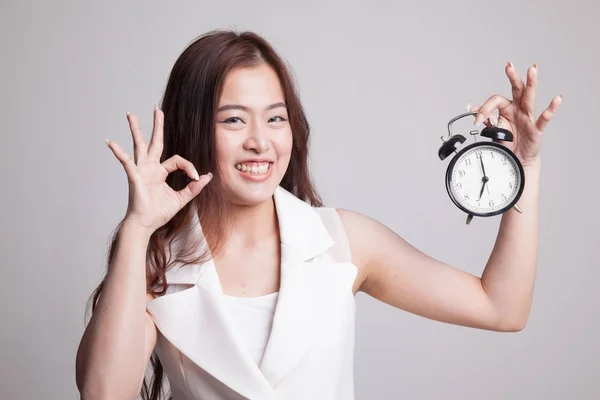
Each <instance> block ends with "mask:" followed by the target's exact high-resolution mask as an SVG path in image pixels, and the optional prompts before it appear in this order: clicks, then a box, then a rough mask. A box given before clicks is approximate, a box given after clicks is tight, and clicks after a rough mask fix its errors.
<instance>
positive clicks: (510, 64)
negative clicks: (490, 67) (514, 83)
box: [506, 61, 515, 68]
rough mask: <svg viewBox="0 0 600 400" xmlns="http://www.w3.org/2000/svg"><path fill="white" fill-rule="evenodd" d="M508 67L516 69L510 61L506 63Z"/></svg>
mask: <svg viewBox="0 0 600 400" xmlns="http://www.w3.org/2000/svg"><path fill="white" fill-rule="evenodd" d="M506 65H508V66H510V67H512V68H514V67H515V66H514V65H513V63H511V62H510V61H508V62H507V63H506Z"/></svg>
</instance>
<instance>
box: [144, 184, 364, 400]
mask: <svg viewBox="0 0 600 400" xmlns="http://www.w3.org/2000/svg"><path fill="white" fill-rule="evenodd" d="M274 201H275V207H276V211H277V218H278V221H279V230H280V236H281V244H282V247H281V274H280V276H281V279H280V287H279V291H278V294H277V298H276V299H275V296H272V297H271V298H269V297H267V298H265V299H260V300H256V303H258V302H261V301H263V300H264V303H260V304H256V303H255V301H254V300H255V299H253V300H248V301H246V300H241V301H239V299H231V298H227V297H226V296H225V295H224V294H223V291H222V288H221V285H220V281H219V277H218V274H217V272H216V269H215V266H214V262H212V261H207V262H205V263H203V264H188V265H181V264H179V265H174V266H173V267H172V268H171V269H169V270H168V271H167V273H166V281H167V291H166V293H165V295H163V296H160V297H158V298H156V299H153V300H150V301H149V302H148V304H147V310H148V312H149V313H150V315H151V316H152V318H153V320H154V323H155V324H156V327H157V329H158V337H157V343H156V348H155V351H156V354H157V355H158V357H159V360H160V362H161V364H162V366H163V368H164V372H165V375H166V376H167V378H168V381H169V386H170V389H171V394H172V396H173V400H243V399H256V400H306V399H319V400H353V399H354V377H353V372H354V323H355V310H356V309H355V301H354V294H353V291H352V288H353V284H354V280H355V279H356V275H357V268H356V266H355V265H354V264H352V262H351V258H350V251H349V247H348V242H347V239H346V235H345V232H344V228H343V226H342V223H341V220H340V218H339V215H338V213H337V211H336V210H335V209H334V208H328V207H321V208H317V207H311V206H310V205H309V204H307V203H305V202H304V201H301V200H300V199H298V198H297V197H295V196H294V195H293V194H291V193H289V192H287V191H286V190H285V189H283V188H281V187H279V188H277V190H276V191H275V195H274ZM191 223H192V226H191V229H192V231H191V232H188V235H194V236H195V235H196V234H197V235H200V236H201V235H202V230H201V227H200V225H199V224H198V221H197V219H196V220H195V221H194V220H193V221H192V222H191ZM186 237H190V236H186ZM183 240H184V242H183V243H184V244H185V240H186V239H183ZM249 303H250V304H249ZM251 315H255V316H256V318H255V319H252V318H251V317H250V316H251ZM250 319H251V321H249V320H250Z"/></svg>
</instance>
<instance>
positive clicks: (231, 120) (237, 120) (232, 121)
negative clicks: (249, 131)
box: [223, 117, 244, 124]
mask: <svg viewBox="0 0 600 400" xmlns="http://www.w3.org/2000/svg"><path fill="white" fill-rule="evenodd" d="M240 122H244V121H242V120H241V119H240V118H238V117H231V118H227V119H226V120H225V121H223V123H226V124H235V123H240Z"/></svg>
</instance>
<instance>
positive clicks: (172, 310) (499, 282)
mask: <svg viewBox="0 0 600 400" xmlns="http://www.w3.org/2000/svg"><path fill="white" fill-rule="evenodd" d="M506 74H507V76H508V78H509V80H510V82H511V84H512V100H509V99H507V98H504V97H502V96H499V95H494V96H491V97H490V98H489V99H488V100H487V101H486V102H485V103H484V104H483V105H482V106H481V107H475V106H472V107H471V110H472V111H478V115H477V118H476V123H482V122H483V121H488V122H485V123H486V124H489V119H490V118H493V117H492V116H491V114H492V112H493V111H494V110H496V109H498V110H499V122H498V123H499V124H502V126H505V127H507V128H509V129H510V130H511V131H512V132H513V134H514V135H515V141H514V142H513V143H512V146H511V147H512V150H513V151H514V152H515V153H516V154H517V156H518V157H519V158H520V160H521V162H522V164H523V166H524V171H525V175H526V177H525V178H526V182H527V183H526V187H525V189H524V192H523V194H522V197H521V199H520V205H521V206H522V208H523V209H524V210H526V212H524V213H523V214H518V213H517V212H515V211H512V210H511V211H509V212H507V213H505V214H504V215H503V216H502V221H501V225H500V230H499V233H498V237H497V240H496V244H495V246H494V249H493V251H492V254H491V255H490V258H489V261H488V263H487V265H486V268H485V270H484V272H483V274H482V276H481V277H477V276H473V275H471V274H469V273H466V272H464V271H462V270H460V269H458V268H455V267H453V266H450V265H448V264H446V263H443V262H441V261H438V260H435V259H433V258H431V257H429V256H428V255H426V254H424V253H422V252H420V251H419V250H417V249H415V248H414V247H412V246H411V245H410V244H408V243H407V242H406V241H405V240H403V239H402V238H401V237H399V236H398V235H396V234H395V233H394V232H393V231H392V230H390V229H388V228H387V227H386V226H384V225H383V224H381V223H379V222H377V221H375V220H373V219H371V218H369V217H367V216H365V215H361V214H360V213H357V212H353V211H349V210H342V209H335V208H331V207H325V206H323V205H322V204H321V201H320V199H319V196H318V195H317V193H316V191H315V189H314V188H313V185H312V183H311V179H310V175H309V171H308V167H307V155H308V139H309V124H308V123H307V120H306V117H305V114H304V111H303V109H302V106H301V104H300V101H299V99H298V96H297V94H296V92H295V89H294V86H293V82H292V79H291V78H290V75H289V73H288V71H287V70H286V67H285V64H284V62H283V61H282V60H281V58H280V57H279V56H278V55H277V53H276V52H275V51H274V49H273V48H272V47H271V46H270V45H269V44H268V43H267V42H266V41H265V40H264V39H262V38H261V37H260V36H258V35H256V34H253V33H248V32H247V33H243V34H236V33H233V32H223V31H218V32H210V33H208V34H206V35H203V36H202V37H200V38H198V39H197V40H196V41H195V42H193V43H192V44H191V45H190V46H189V47H188V48H187V49H186V50H185V51H184V52H183V53H182V55H181V56H180V57H179V59H178V60H177V62H176V63H175V65H174V67H173V70H172V72H171V75H170V77H169V80H168V84H167V87H166V90H165V94H164V97H163V100H162V104H161V108H160V109H159V108H157V109H156V110H155V111H154V127H153V132H152V137H151V140H150V142H149V143H148V144H147V143H146V142H145V141H144V138H143V134H142V132H141V131H140V128H139V123H138V119H137V117H136V116H135V115H133V114H129V113H128V116H127V118H128V121H129V126H130V129H131V132H132V135H133V143H134V152H133V157H130V156H129V155H128V154H127V153H126V152H125V151H123V149H122V148H121V147H120V146H119V145H118V144H116V143H115V142H110V141H107V143H108V146H109V147H110V149H111V150H112V152H113V153H114V155H115V156H116V158H117V159H118V160H119V161H120V162H121V163H122V165H123V167H124V169H125V172H126V174H127V177H128V182H129V204H128V207H127V212H126V215H125V217H124V219H123V220H122V221H121V223H120V224H119V227H118V230H117V233H116V235H115V238H114V240H113V243H112V246H111V250H110V254H109V260H108V263H109V266H108V272H107V275H106V277H105V278H104V280H103V281H102V283H101V285H100V286H99V287H98V289H97V290H96V292H95V293H94V298H93V304H94V313H93V316H92V318H91V320H90V322H89V324H88V326H87V328H86V330H85V333H84V335H83V338H82V340H81V343H80V347H79V351H78V355H77V373H76V381H77V386H78V388H79V390H80V392H81V394H82V397H83V398H89V399H96V398H100V399H133V398H135V397H136V396H137V395H138V394H141V395H142V397H143V398H144V399H150V398H151V399H158V398H161V396H162V392H161V388H162V383H163V377H164V375H163V374H166V377H167V378H168V382H169V385H170V389H171V394H172V397H173V399H176V400H191V399H244V398H249V399H286V400H293V399H323V400H325V399H352V398H354V395H353V375H352V374H353V349H354V311H355V309H354V295H355V294H356V293H357V292H358V291H363V292H364V293H367V294H369V295H370V296H372V297H374V298H376V299H379V300H381V301H383V302H385V303H387V304H390V305H392V306H394V307H397V308H399V309H402V310H405V311H408V312H411V313H414V314H418V315H421V316H423V317H426V318H430V319H434V320H438V321H442V322H446V323H451V324H459V325H463V326H469V327H474V328H480V329H488V330H495V331H503V332H507V331H511V332H512V331H518V330H520V329H522V328H523V327H524V326H525V323H526V321H527V319H528V314H529V310H530V305H531V298H532V291H533V286H534V276H535V269H536V262H537V259H536V252H537V237H538V232H537V224H538V220H537V218H538V183H539V174H540V154H539V150H540V142H541V138H542V132H543V131H544V128H545V127H546V124H547V123H548V121H550V119H551V118H552V117H553V116H554V114H555V113H556V112H557V110H558V107H559V104H560V102H561V99H562V96H557V97H555V98H554V99H553V100H552V101H551V103H550V105H549V107H548V108H547V109H546V110H545V111H544V112H543V113H542V114H541V115H540V116H539V118H535V116H534V99H535V90H536V85H537V72H536V66H535V64H534V65H533V66H532V67H530V68H529V69H528V71H527V79H526V83H524V82H523V81H522V80H521V79H520V78H519V76H518V75H517V72H516V71H515V69H514V67H513V66H512V64H510V63H509V64H508V65H507V66H506ZM149 361H150V362H151V365H152V370H153V374H152V376H151V377H150V380H146V374H145V372H146V367H147V363H148V362H149Z"/></svg>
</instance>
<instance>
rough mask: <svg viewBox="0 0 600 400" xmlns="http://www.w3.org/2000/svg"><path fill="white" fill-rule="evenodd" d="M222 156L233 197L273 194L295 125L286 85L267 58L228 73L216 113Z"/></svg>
mask: <svg viewBox="0 0 600 400" xmlns="http://www.w3.org/2000/svg"><path fill="white" fill-rule="evenodd" d="M215 133H216V143H217V159H218V165H219V173H220V176H221V182H222V184H223V187H224V188H225V191H226V195H227V197H228V199H229V201H231V202H233V203H235V204H239V205H254V204H258V203H261V202H263V201H266V200H269V199H270V198H271V196H272V195H273V193H274V191H275V189H276V188H277V186H279V184H280V182H281V180H282V179H283V175H284V174H285V171H286V169H287V167H288V164H289V161H290V155H291V151H292V130H291V128H290V124H289V121H288V114H287V108H286V105H285V98H284V94H283V90H282V88H281V85H280V83H279V79H278V77H277V74H276V73H275V71H274V70H273V69H272V68H271V67H270V66H268V65H267V64H261V65H259V66H256V67H251V68H237V69H233V70H231V71H230V72H229V74H228V75H227V76H226V78H225V83H224V87H223V93H222V94H221V98H220V99H219V103H218V105H217V115H216V130H215Z"/></svg>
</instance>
